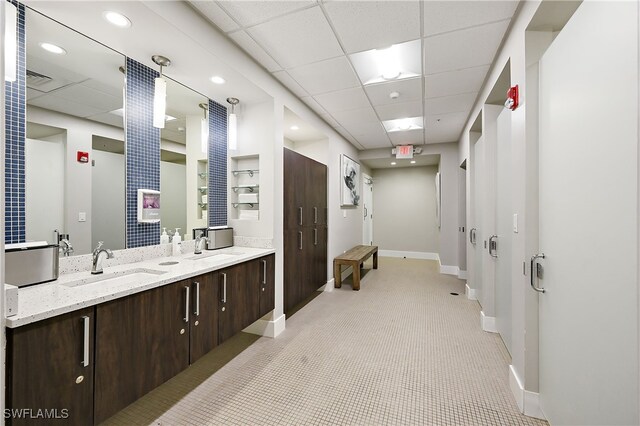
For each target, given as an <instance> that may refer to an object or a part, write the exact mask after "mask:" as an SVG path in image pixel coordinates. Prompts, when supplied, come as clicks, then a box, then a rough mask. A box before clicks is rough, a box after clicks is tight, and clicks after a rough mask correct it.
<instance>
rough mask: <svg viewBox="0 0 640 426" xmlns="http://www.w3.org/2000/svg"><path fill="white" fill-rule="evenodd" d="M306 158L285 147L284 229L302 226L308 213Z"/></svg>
mask: <svg viewBox="0 0 640 426" xmlns="http://www.w3.org/2000/svg"><path fill="white" fill-rule="evenodd" d="M305 158H306V157H304V156H302V155H300V154H298V153H296V152H294V151H291V150H289V149H286V148H285V149H284V182H283V185H284V196H283V200H284V229H291V228H295V227H297V226H301V225H302V224H303V223H304V222H305V221H304V220H303V219H304V216H305V215H306V214H308V212H307V211H306V210H305V208H304V206H303V201H304V197H305V186H304V182H305V179H306V175H305Z"/></svg>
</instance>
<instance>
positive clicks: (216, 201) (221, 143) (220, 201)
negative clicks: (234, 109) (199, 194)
mask: <svg viewBox="0 0 640 426" xmlns="http://www.w3.org/2000/svg"><path fill="white" fill-rule="evenodd" d="M208 157H209V226H223V225H226V224H227V108H226V107H225V106H223V105H220V104H219V103H217V102H214V101H212V100H209V154H208Z"/></svg>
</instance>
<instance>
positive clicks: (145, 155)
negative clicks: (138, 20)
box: [125, 58, 160, 248]
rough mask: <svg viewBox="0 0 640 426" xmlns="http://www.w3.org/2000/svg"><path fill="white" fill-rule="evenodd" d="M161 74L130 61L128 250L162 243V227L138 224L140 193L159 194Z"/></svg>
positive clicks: (128, 84)
mask: <svg viewBox="0 0 640 426" xmlns="http://www.w3.org/2000/svg"><path fill="white" fill-rule="evenodd" d="M158 74H159V73H158V72H157V71H154V70H153V69H151V68H149V67H147V66H145V65H142V64H141V63H139V62H136V61H134V60H133V59H131V58H127V84H126V108H125V114H126V128H125V132H126V137H125V140H126V143H125V153H126V159H127V160H126V166H125V170H126V176H127V183H126V187H127V189H126V192H127V201H126V210H127V211H126V221H127V247H128V248H133V247H141V246H148V245H152V244H159V243H160V223H138V218H137V202H138V189H154V190H156V191H159V190H160V129H156V128H155V127H153V90H154V79H155V78H156V77H158Z"/></svg>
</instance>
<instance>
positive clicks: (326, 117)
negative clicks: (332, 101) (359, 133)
mask: <svg viewBox="0 0 640 426" xmlns="http://www.w3.org/2000/svg"><path fill="white" fill-rule="evenodd" d="M320 118H322V119H323V120H324V121H326V122H327V123H328V124H329V126H331V127H338V126H339V125H340V124H339V123H338V122H337V121H336V119H335V118H333V117H332V116H331V115H329V114H320Z"/></svg>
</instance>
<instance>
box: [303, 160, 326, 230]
mask: <svg viewBox="0 0 640 426" xmlns="http://www.w3.org/2000/svg"><path fill="white" fill-rule="evenodd" d="M305 160H306V161H305V169H306V174H305V200H304V203H303V205H304V206H305V212H306V213H305V216H304V223H305V225H309V226H319V225H326V223H327V212H326V207H327V166H325V165H324V164H322V163H318V162H317V161H314V160H312V159H310V158H306V159H305Z"/></svg>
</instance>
